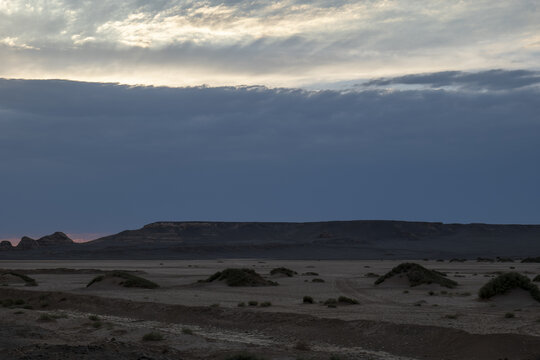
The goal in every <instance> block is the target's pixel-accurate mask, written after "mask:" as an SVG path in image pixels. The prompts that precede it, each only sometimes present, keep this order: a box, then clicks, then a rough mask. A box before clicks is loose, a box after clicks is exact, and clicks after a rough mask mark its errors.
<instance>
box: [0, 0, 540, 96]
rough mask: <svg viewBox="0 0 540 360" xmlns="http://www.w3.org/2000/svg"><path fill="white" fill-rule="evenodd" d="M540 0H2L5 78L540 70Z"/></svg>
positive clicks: (210, 79)
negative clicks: (224, 0)
mask: <svg viewBox="0 0 540 360" xmlns="http://www.w3.org/2000/svg"><path fill="white" fill-rule="evenodd" d="M538 34H540V10H539V7H538V4H537V2H536V1H533V0H520V1H511V2H509V1H507V2H498V3H494V2H493V1H484V0H474V1H473V0H467V1H459V2H449V1H443V0H438V1H401V0H400V1H398V0H370V1H348V0H340V1H330V0H318V1H303V0H285V1H263V0H256V1H249V2H248V1H228V2H222V1H214V0H207V1H189V0H175V1H172V0H157V1H152V2H143V1H140V0H128V1H122V2H114V1H113V2H111V1H104V0H100V1H92V2H81V1H73V0H54V1H43V0H31V1H22V0H5V1H2V3H1V4H0V58H2V62H1V63H0V77H5V78H62V79H78V80H92V81H113V82H122V83H130V84H154V85H174V86H178V85H201V84H209V85H214V86H215V85H239V84H248V85H250V84H251V85H253V84H257V85H261V84H262V85H269V86H289V87H290V86H294V87H297V86H302V87H306V86H309V87H320V88H325V87H331V84H332V83H335V82H339V81H348V80H351V79H367V78H373V77H376V76H399V75H403V74H410V73H419V72H434V71H443V70H448V69H451V70H461V71H463V70H478V69H492V68H512V69H516V68H520V69H533V70H538V57H539V56H540V36H539V35H538Z"/></svg>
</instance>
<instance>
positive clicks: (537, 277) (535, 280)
mask: <svg viewBox="0 0 540 360" xmlns="http://www.w3.org/2000/svg"><path fill="white" fill-rule="evenodd" d="M532 281H534V282H540V275H536V276H535V277H534V279H533V280H532Z"/></svg>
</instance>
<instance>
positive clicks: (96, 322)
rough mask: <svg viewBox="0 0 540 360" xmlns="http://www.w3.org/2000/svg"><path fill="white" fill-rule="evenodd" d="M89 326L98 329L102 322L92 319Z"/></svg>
mask: <svg viewBox="0 0 540 360" xmlns="http://www.w3.org/2000/svg"><path fill="white" fill-rule="evenodd" d="M91 326H92V327H93V328H95V329H100V328H101V327H102V326H103V323H102V322H101V321H93V322H92V323H91Z"/></svg>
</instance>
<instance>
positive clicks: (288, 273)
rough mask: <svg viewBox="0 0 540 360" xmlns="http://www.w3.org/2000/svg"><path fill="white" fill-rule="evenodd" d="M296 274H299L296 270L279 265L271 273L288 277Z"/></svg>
mask: <svg viewBox="0 0 540 360" xmlns="http://www.w3.org/2000/svg"><path fill="white" fill-rule="evenodd" d="M296 274H298V273H297V272H296V271H293V270H291V269H287V268H285V267H278V268H275V269H272V270H271V271H270V275H285V276H287V277H293V276H294V275H296Z"/></svg>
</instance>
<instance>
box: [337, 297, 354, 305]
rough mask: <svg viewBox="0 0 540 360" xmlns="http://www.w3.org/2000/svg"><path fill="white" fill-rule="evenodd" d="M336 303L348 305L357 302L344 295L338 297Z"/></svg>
mask: <svg viewBox="0 0 540 360" xmlns="http://www.w3.org/2000/svg"><path fill="white" fill-rule="evenodd" d="M338 303H340V304H348V305H357V304H359V302H358V300H356V299H351V298H349V297H346V296H340V297H338Z"/></svg>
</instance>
